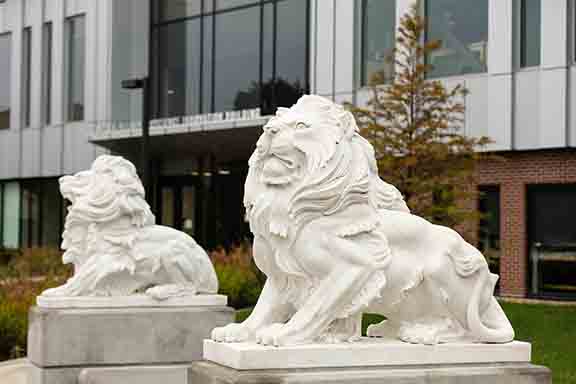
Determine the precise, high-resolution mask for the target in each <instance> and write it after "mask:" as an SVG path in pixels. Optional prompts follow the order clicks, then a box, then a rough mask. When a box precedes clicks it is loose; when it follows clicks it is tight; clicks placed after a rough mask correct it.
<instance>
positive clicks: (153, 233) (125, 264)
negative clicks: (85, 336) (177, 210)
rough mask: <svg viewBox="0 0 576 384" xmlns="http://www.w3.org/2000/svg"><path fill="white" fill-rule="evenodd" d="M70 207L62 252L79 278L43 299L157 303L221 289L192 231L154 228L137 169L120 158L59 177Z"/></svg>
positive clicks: (104, 159)
mask: <svg viewBox="0 0 576 384" xmlns="http://www.w3.org/2000/svg"><path fill="white" fill-rule="evenodd" d="M60 191H61V193H62V196H64V198H66V199H67V200H69V201H70V202H71V205H70V207H69V208H68V214H67V216H66V223H65V227H64V228H65V229H64V233H63V234H62V238H63V241H62V249H64V250H65V252H64V255H63V262H64V263H72V264H73V265H74V276H73V277H72V278H70V279H69V280H68V281H67V282H66V283H65V284H64V285H62V286H60V287H56V288H52V289H48V290H46V291H44V292H43V293H42V296H52V297H53V296H60V297H69V296H125V295H130V294H133V293H136V292H141V291H142V292H145V293H146V294H148V295H149V296H151V297H153V298H154V299H158V300H162V299H166V298H168V297H171V296H182V295H194V294H197V293H206V294H212V293H216V291H217V290H218V280H217V278H216V273H215V271H214V267H213V266H212V263H211V261H210V259H209V258H208V255H207V254H206V252H205V251H204V250H203V249H202V248H201V247H200V246H199V245H198V244H196V242H195V241H194V239H192V238H191V237H190V236H188V235H187V234H185V233H183V232H180V231H177V230H175V229H172V228H169V227H164V226H160V225H155V224H154V222H155V218H154V215H153V214H152V212H151V211H150V207H149V206H148V204H147V203H146V200H145V199H144V188H143V186H142V183H141V182H140V179H139V178H138V175H137V173H136V168H135V167H134V165H133V164H132V163H131V162H129V161H128V160H126V159H124V158H122V157H119V156H109V155H103V156H100V157H98V158H97V159H96V160H95V161H94V163H93V164H92V167H91V168H90V170H87V171H82V172H78V173H77V174H75V175H73V176H63V177H62V178H60Z"/></svg>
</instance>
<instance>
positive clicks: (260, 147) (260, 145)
mask: <svg viewBox="0 0 576 384" xmlns="http://www.w3.org/2000/svg"><path fill="white" fill-rule="evenodd" d="M266 141H267V140H266V139H265V138H264V135H262V136H260V138H259V139H258V141H257V142H256V150H257V151H258V153H261V154H262V153H266V151H267V150H268V144H267V143H266Z"/></svg>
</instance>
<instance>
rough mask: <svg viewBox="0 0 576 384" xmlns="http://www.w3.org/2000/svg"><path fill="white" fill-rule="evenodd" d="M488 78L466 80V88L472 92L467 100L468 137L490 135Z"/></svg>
mask: <svg viewBox="0 0 576 384" xmlns="http://www.w3.org/2000/svg"><path fill="white" fill-rule="evenodd" d="M487 80H488V76H474V77H470V78H468V79H466V84H465V85H466V88H467V89H468V91H469V92H470V93H469V94H468V95H467V96H466V99H465V102H464V105H465V106H466V112H465V116H466V121H465V129H464V130H465V132H466V134H467V135H470V136H474V137H480V136H487V135H488V109H489V107H490V101H489V98H488V94H489V90H488V88H489V87H488V81H487Z"/></svg>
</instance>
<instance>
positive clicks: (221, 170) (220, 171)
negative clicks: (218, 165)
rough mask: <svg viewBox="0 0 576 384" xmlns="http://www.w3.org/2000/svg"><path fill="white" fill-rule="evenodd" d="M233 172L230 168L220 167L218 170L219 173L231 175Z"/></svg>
mask: <svg viewBox="0 0 576 384" xmlns="http://www.w3.org/2000/svg"><path fill="white" fill-rule="evenodd" d="M230 173H231V172H230V171H229V170H228V169H219V170H218V174H219V175H229V174H230Z"/></svg>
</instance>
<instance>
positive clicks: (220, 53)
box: [214, 7, 260, 111]
mask: <svg viewBox="0 0 576 384" xmlns="http://www.w3.org/2000/svg"><path fill="white" fill-rule="evenodd" d="M214 22H215V23H216V27H215V32H216V35H215V36H214V39H215V41H216V51H215V52H214V60H215V62H214V71H215V74H214V77H215V81H214V109H215V110H216V111H230V110H236V109H248V108H255V107H258V106H259V105H260V99H259V95H258V88H259V86H258V80H259V66H260V7H252V8H247V9H241V10H238V11H234V12H226V13H221V14H217V15H215V16H214Z"/></svg>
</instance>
